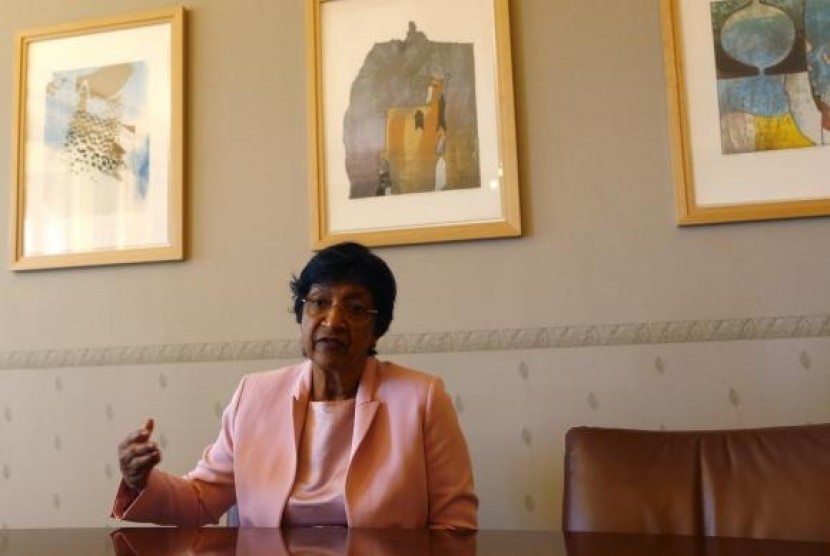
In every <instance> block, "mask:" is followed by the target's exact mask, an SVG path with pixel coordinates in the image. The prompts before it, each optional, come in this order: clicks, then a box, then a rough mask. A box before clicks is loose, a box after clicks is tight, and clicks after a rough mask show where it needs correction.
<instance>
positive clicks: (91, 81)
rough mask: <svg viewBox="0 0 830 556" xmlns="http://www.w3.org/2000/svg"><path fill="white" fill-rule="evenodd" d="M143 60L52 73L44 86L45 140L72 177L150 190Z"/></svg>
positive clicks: (138, 193)
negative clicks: (111, 181) (118, 183)
mask: <svg viewBox="0 0 830 556" xmlns="http://www.w3.org/2000/svg"><path fill="white" fill-rule="evenodd" d="M147 74H148V71H147V64H146V63H145V62H131V63H124V64H115V65H109V66H100V67H92V68H83V69H74V70H67V71H56V72H54V73H53V74H52V78H51V80H50V82H49V83H48V85H47V87H46V117H45V129H44V142H45V146H46V147H47V148H48V149H51V150H54V151H57V152H59V153H60V155H61V156H60V158H61V159H62V160H64V161H65V163H66V165H67V167H68V170H69V172H70V173H71V174H73V175H75V176H79V177H81V178H85V179H89V180H92V181H95V182H99V181H103V180H106V179H111V180H115V181H117V182H123V183H127V184H132V187H133V189H134V194H135V195H136V196H137V197H138V198H141V199H143V198H146V196H147V189H148V186H149V162H150V138H149V135H148V134H147V132H146V126H144V125H139V124H140V123H141V122H144V121H145V120H146V117H147V87H148V75H147Z"/></svg>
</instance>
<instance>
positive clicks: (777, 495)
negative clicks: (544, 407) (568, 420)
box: [562, 424, 830, 541]
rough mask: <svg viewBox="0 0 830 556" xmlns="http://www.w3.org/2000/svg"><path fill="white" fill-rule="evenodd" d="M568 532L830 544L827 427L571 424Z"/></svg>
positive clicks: (566, 498) (568, 439)
mask: <svg viewBox="0 0 830 556" xmlns="http://www.w3.org/2000/svg"><path fill="white" fill-rule="evenodd" d="M562 529H563V530H564V531H570V532H576V531H602V532H614V533H655V534H680V535H708V536H734V537H751V538H778V539H792V540H812V541H830V424H825V425H805V426H796V427H776V428H765V429H743V430H721V431H638V430H624V429H602V428H588V427H577V428H574V429H571V430H570V431H568V433H567V435H566V438H565V495H564V501H563V512H562Z"/></svg>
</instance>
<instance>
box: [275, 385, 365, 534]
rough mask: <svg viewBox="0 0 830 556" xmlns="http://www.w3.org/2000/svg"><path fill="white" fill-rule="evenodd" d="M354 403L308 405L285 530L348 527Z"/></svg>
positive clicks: (283, 523) (328, 402)
mask: <svg viewBox="0 0 830 556" xmlns="http://www.w3.org/2000/svg"><path fill="white" fill-rule="evenodd" d="M354 409H355V400H354V398H352V399H350V400H337V401H320V402H309V404H308V410H307V412H306V417H305V423H304V424H303V436H302V438H301V440H300V449H299V452H298V454H297V476H296V478H295V480H294V488H293V490H292V491H291V495H290V496H289V498H288V502H287V503H286V506H285V513H284V514H283V518H282V525H283V526H284V527H308V526H313V525H334V526H343V527H345V526H347V525H348V522H347V520H346V502H345V497H344V494H345V487H346V471H347V469H348V466H349V451H350V450H351V447H352V430H353V429H354Z"/></svg>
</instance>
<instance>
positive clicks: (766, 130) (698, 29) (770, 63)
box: [660, 0, 830, 226]
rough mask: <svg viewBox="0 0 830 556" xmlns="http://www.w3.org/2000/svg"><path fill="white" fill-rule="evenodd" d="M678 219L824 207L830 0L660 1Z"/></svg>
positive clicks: (828, 167) (772, 214) (701, 220)
mask: <svg viewBox="0 0 830 556" xmlns="http://www.w3.org/2000/svg"><path fill="white" fill-rule="evenodd" d="M660 5H661V15H662V22H663V46H664V49H663V52H664V60H665V71H666V96H667V100H668V108H669V139H670V142H671V162H672V167H673V170H674V188H675V211H676V214H677V222H678V224H680V225H683V226H686V225H698V224H709V223H720V222H744V221H755V220H773V219H782V218H802V217H815V216H826V215H830V181H828V180H827V178H826V176H828V175H830V149H828V148H825V147H827V146H828V145H830V0H660Z"/></svg>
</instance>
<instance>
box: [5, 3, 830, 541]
mask: <svg viewBox="0 0 830 556" xmlns="http://www.w3.org/2000/svg"><path fill="white" fill-rule="evenodd" d="M162 5H163V4H160V3H157V2H153V1H150V0H122V1H119V2H105V1H103V0H86V1H84V2H65V1H63V0H41V1H39V2H32V1H30V0H2V2H0V45H6V47H3V48H0V185H2V187H0V221H2V222H4V223H7V220H6V215H7V213H8V201H7V199H8V195H7V193H8V186H9V178H8V176H9V175H10V173H11V172H10V166H9V165H10V159H9V154H10V152H11V135H12V134H11V125H10V115H11V108H10V107H11V95H12V86H13V83H12V80H11V75H12V57H13V53H12V50H11V44H12V38H13V36H14V33H15V31H16V30H17V29H21V28H26V27H31V26H39V25H47V24H52V23H61V22H66V21H74V20H78V19H84V18H89V17H98V16H106V15H115V14H120V13H126V12H130V11H137V10H143V9H150V8H156V7H160V6H162ZM185 6H187V7H188V8H189V12H188V32H189V39H188V56H189V65H188V71H187V77H188V81H189V90H188V96H187V104H188V127H187V138H188V148H189V159H188V163H187V169H188V174H189V178H190V179H189V194H188V203H189V207H190V221H189V230H188V231H189V235H190V238H191V253H190V257H189V259H188V260H187V261H186V262H183V263H168V264H147V265H138V266H127V267H117V268H116V267H111V268H88V269H74V270H57V271H44V272H32V273H12V272H10V271H8V270H6V271H2V270H0V501H2V502H0V527H3V526H5V527H39V526H55V525H59V526H95V525H100V524H105V523H108V521H107V518H106V514H107V512H108V505H109V502H110V499H111V495H112V491H113V489H114V487H115V484H116V480H117V477H116V474H117V466H116V462H115V445H116V443H117V441H118V439H120V437H121V436H123V434H124V433H125V432H126V431H127V430H129V429H131V428H133V427H135V426H137V425H138V424H140V423H141V421H142V420H143V419H144V417H145V416H150V415H152V416H155V417H156V418H157V420H158V423H159V438H160V441H161V442H162V443H163V444H164V446H165V452H164V453H165V461H164V466H165V467H166V468H167V469H169V470H172V471H176V472H184V471H186V470H187V469H188V468H189V467H190V466H191V465H192V463H193V462H194V461H195V459H196V458H197V457H198V454H199V453H200V451H201V449H202V447H203V446H204V444H205V443H206V442H208V441H210V439H211V438H212V436H213V435H214V434H215V431H216V425H217V423H218V412H219V411H220V410H221V407H222V406H223V405H224V403H226V401H227V399H228V398H229V396H230V393H231V391H232V389H233V386H234V384H235V383H236V381H237V380H238V378H239V376H240V375H241V374H242V373H244V372H248V371H253V370H258V369H263V368H268V367H272V366H275V365H278V364H281V363H284V362H287V361H290V360H292V359H294V358H296V354H297V353H298V350H297V347H296V343H295V341H294V340H295V338H296V336H297V330H296V325H295V324H294V323H293V322H292V321H291V319H290V318H289V316H288V314H287V312H286V308H287V306H288V296H287V293H288V290H287V285H286V283H287V280H288V278H289V276H290V275H291V273H292V272H296V271H298V270H299V269H300V268H301V265H302V264H303V262H304V261H305V260H306V259H307V257H308V255H309V248H308V239H307V238H308V227H309V218H308V209H307V206H308V194H307V185H306V169H307V165H306V162H305V159H306V148H305V142H306V131H305V126H306V116H305V113H304V111H305V106H306V104H305V89H304V87H305V78H306V73H305V72H306V70H305V67H304V42H303V41H304V36H303V14H304V12H303V3H302V2H301V0H272V1H263V0H260V1H256V0H235V1H233V2H220V1H215V0H214V1H212V2H211V1H207V0H203V1H199V0H192V1H190V2H186V3H185ZM512 17H513V25H512V27H513V35H514V41H513V50H514V64H515V86H516V97H517V106H516V113H517V114H516V115H517V126H518V133H519V149H520V153H519V158H520V169H521V175H522V195H523V199H522V200H523V210H524V214H525V222H526V228H527V230H528V233H527V235H526V237H524V238H521V239H516V240H499V241H480V242H466V243H457V244H445V245H425V246H411V247H400V248H385V249H383V250H381V251H380V254H381V255H382V256H383V257H384V258H386V259H387V260H388V262H389V263H390V264H391V266H392V267H393V269H394V270H395V272H396V274H397V276H398V278H399V282H400V291H401V294H400V302H399V305H398V313H397V314H398V317H397V319H396V320H395V322H394V323H393V326H392V329H391V331H390V337H389V338H388V339H387V341H386V343H385V344H384V345H383V348H382V350H381V351H382V353H383V355H384V356H385V357H389V358H393V359H395V360H398V361H400V362H402V363H404V364H410V365H413V366H416V367H420V368H423V369H426V370H429V371H432V372H435V373H438V374H440V375H441V376H443V377H444V378H445V379H446V381H447V385H448V387H449V389H450V391H451V393H452V394H453V396H454V398H455V401H456V405H457V407H458V409H459V412H460V416H461V419H462V423H463V425H464V428H465V431H466V432H467V435H468V439H469V442H470V446H471V450H472V453H473V458H474V462H475V467H476V474H477V477H478V479H479V485H480V487H479V490H480V494H481V498H482V508H481V517H482V525H483V526H486V527H534V528H557V527H558V525H559V521H558V520H559V503H560V497H561V457H562V435H563V433H564V431H565V430H566V429H567V427H569V426H573V425H576V424H594V425H612V426H637V427H652V428H658V427H661V426H664V427H668V428H683V427H726V426H753V425H773V424H792V423H803V422H809V421H814V422H817V421H830V341H828V337H830V316H828V315H830V296H828V295H827V294H826V284H827V278H826V277H827V276H828V274H830V260H828V258H827V257H826V256H824V253H825V252H826V245H827V242H828V239H830V221H828V220H827V219H810V220H798V221H787V222H764V223H754V224H733V225H722V226H709V227H701V228H694V229H689V228H685V229H680V228H678V227H676V226H675V224H674V215H673V197H672V184H671V174H670V167H669V151H668V145H667V131H666V109H665V101H664V94H663V71H662V47H661V42H660V26H659V13H658V8H657V2H656V1H655V0H618V1H614V2H609V1H608V0H602V1H600V0H553V1H551V0H514V1H513V6H512ZM4 106H5V107H6V108H5V109H2V107H4ZM4 226H5V224H4ZM6 229H7V228H6ZM8 258H9V253H8V244H7V242H0V259H2V260H3V261H7V260H8ZM619 323H622V325H620V326H611V325H615V324H619Z"/></svg>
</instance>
